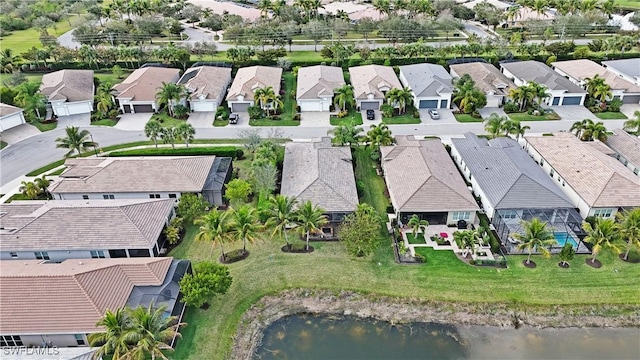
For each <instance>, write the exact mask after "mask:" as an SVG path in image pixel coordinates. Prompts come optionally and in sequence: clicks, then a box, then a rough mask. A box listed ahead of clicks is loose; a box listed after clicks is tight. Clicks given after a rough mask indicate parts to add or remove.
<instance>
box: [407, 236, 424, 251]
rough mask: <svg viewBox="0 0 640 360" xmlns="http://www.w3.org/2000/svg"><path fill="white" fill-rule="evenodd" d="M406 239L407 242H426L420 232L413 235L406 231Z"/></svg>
mask: <svg viewBox="0 0 640 360" xmlns="http://www.w3.org/2000/svg"><path fill="white" fill-rule="evenodd" d="M407 240H408V241H409V244H422V245H424V244H425V243H426V241H425V239H424V235H422V234H418V236H415V235H413V234H411V233H407ZM416 249H417V248H416Z"/></svg>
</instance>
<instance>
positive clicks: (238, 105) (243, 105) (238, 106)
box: [231, 103, 251, 112]
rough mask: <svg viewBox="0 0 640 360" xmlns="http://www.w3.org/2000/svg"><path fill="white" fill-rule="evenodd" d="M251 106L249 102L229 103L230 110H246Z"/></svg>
mask: <svg viewBox="0 0 640 360" xmlns="http://www.w3.org/2000/svg"><path fill="white" fill-rule="evenodd" d="M249 106H251V104H250V103H233V104H231V112H247V110H248V109H249Z"/></svg>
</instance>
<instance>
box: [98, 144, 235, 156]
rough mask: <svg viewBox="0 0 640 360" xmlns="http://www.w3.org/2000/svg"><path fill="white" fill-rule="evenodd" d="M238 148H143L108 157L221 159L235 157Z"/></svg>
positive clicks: (111, 154)
mask: <svg viewBox="0 0 640 360" xmlns="http://www.w3.org/2000/svg"><path fill="white" fill-rule="evenodd" d="M237 151H238V148H237V147H236V146H214V147H208V146H205V147H202V146H198V147H190V148H186V147H180V148H175V149H172V148H164V147H163V148H158V149H156V148H145V149H131V150H119V151H113V152H111V153H110V154H109V155H108V156H113V157H120V156H188V155H192V156H194V155H216V156H223V157H232V158H235V157H236V156H237V154H238V153H237Z"/></svg>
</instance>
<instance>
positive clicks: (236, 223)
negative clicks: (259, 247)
mask: <svg viewBox="0 0 640 360" xmlns="http://www.w3.org/2000/svg"><path fill="white" fill-rule="evenodd" d="M231 228H232V229H233V230H232V231H231V234H232V236H235V238H236V240H242V252H243V253H245V254H246V253H247V241H249V242H250V243H252V244H253V243H254V242H255V241H256V238H257V236H258V230H259V229H260V225H259V224H258V216H257V215H256V209H254V208H253V207H252V206H251V205H243V206H241V207H240V208H239V209H231Z"/></svg>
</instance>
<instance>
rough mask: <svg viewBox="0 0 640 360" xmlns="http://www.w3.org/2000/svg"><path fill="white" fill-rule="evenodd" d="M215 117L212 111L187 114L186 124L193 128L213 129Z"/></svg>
mask: <svg viewBox="0 0 640 360" xmlns="http://www.w3.org/2000/svg"><path fill="white" fill-rule="evenodd" d="M215 117H216V113H215V112H212V111H211V112H210V111H203V112H192V113H191V114H189V118H188V119H187V122H188V123H189V124H191V125H193V127H194V128H209V127H213V120H214V119H215Z"/></svg>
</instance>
